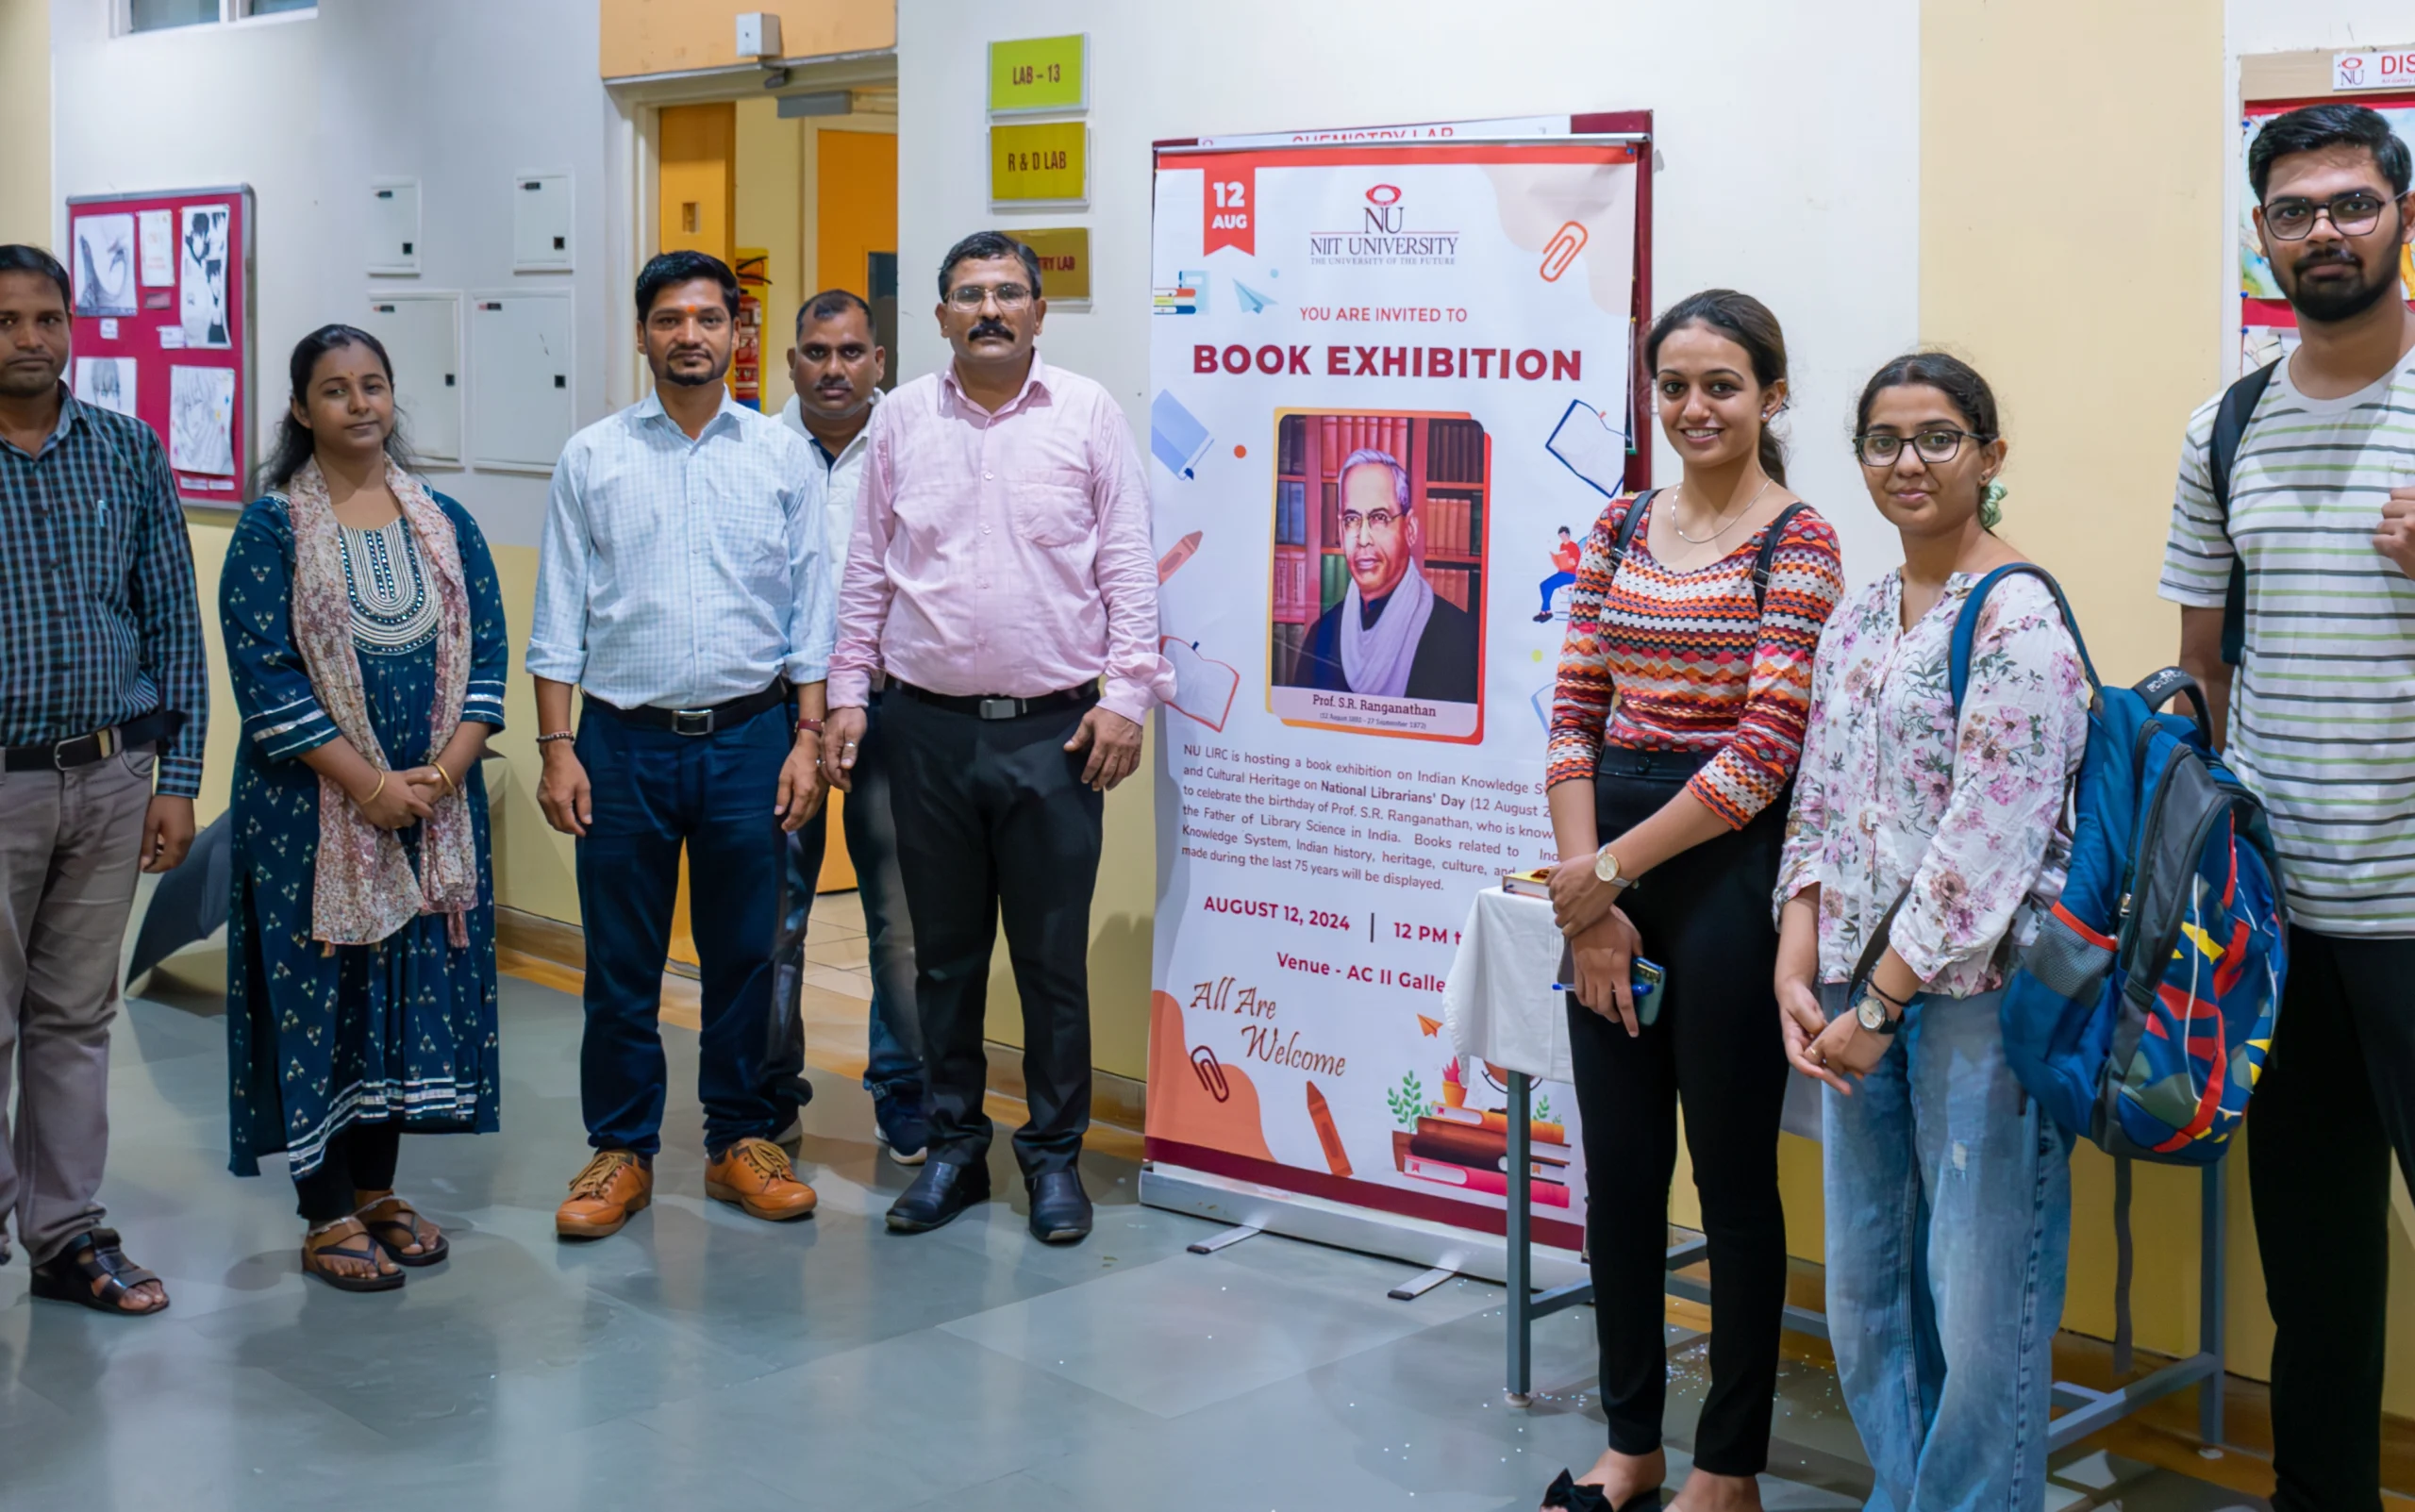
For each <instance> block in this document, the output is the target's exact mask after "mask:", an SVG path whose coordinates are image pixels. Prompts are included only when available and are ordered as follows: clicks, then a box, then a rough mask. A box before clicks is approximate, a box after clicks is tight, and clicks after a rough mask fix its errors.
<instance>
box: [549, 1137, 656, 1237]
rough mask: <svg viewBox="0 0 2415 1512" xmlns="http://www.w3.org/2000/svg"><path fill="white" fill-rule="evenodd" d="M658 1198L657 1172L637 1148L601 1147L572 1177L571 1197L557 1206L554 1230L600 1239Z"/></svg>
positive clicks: (564, 1233) (567, 1235)
mask: <svg viewBox="0 0 2415 1512" xmlns="http://www.w3.org/2000/svg"><path fill="white" fill-rule="evenodd" d="M653 1201H654V1172H653V1171H648V1170H647V1169H646V1166H645V1162H644V1161H643V1160H641V1159H640V1158H639V1156H638V1154H637V1152H636V1151H634V1150H598V1151H596V1152H595V1158H594V1159H592V1160H590V1161H589V1162H588V1163H587V1169H586V1170H584V1171H580V1172H579V1173H578V1174H577V1175H576V1176H575V1177H574V1178H572V1180H571V1184H570V1200H569V1201H568V1202H565V1203H564V1204H562V1205H561V1206H559V1207H558V1208H556V1209H554V1233H555V1234H556V1235H557V1236H558V1237H559V1238H566V1239H600V1238H605V1237H607V1236H608V1235H612V1234H618V1233H619V1232H621V1225H622V1224H624V1223H626V1222H627V1221H629V1215H631V1214H632V1213H641V1212H643V1211H645V1208H646V1205H647V1204H649V1203H651V1202H653Z"/></svg>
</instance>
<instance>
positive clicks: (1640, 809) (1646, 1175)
mask: <svg viewBox="0 0 2415 1512" xmlns="http://www.w3.org/2000/svg"><path fill="white" fill-rule="evenodd" d="M1700 764H1701V763H1700V761H1699V760H1698V759H1697V758H1695V757H1692V756H1684V755H1679V754H1676V753H1672V752H1640V751H1623V750H1617V749H1609V750H1605V751H1604V752H1603V753H1602V758H1601V765H1600V767H1599V769H1598V770H1599V773H1600V774H1599V776H1598V777H1597V778H1596V780H1595V783H1594V806H1595V813H1596V816H1597V820H1596V822H1597V826H1598V828H1599V830H1600V833H1601V837H1602V839H1603V841H1604V842H1605V843H1607V842H1608V841H1609V840H1611V839H1614V838H1616V837H1617V836H1618V835H1620V834H1622V833H1624V831H1626V830H1627V829H1630V828H1632V827H1633V826H1634V825H1636V824H1638V823H1640V822H1642V821H1643V820H1645V819H1647V818H1649V817H1651V815H1652V814H1653V813H1655V812H1657V810H1658V809H1659V808H1660V806H1662V805H1664V804H1666V803H1667V802H1668V801H1669V800H1670V799H1671V798H1672V797H1674V795H1675V794H1676V792H1677V790H1678V789H1679V788H1680V787H1681V786H1683V784H1684V782H1685V780H1686V778H1687V777H1689V776H1691V774H1692V773H1693V772H1694V771H1695V769H1696V768H1697V767H1698V766H1699V765H1700ZM1785 835H1786V801H1785V799H1783V798H1781V799H1780V800H1779V801H1778V802H1776V803H1774V804H1772V805H1771V806H1769V807H1768V808H1766V809H1764V810H1763V811H1762V812H1761V813H1760V814H1759V815H1758V816H1757V817H1756V818H1755V819H1754V820H1753V822H1751V823H1749V824H1747V825H1746V826H1745V827H1744V828H1742V829H1740V830H1738V831H1735V832H1734V833H1731V834H1727V835H1722V836H1720V837H1718V838H1717V839H1712V840H1710V841H1708V842H1707V843H1706V844H1702V845H1698V846H1696V847H1694V848H1693V849H1692V850H1691V851H1688V852H1686V853H1685V854H1684V855H1682V856H1677V857H1676V858H1674V860H1671V861H1669V862H1667V863H1666V864H1665V865H1662V866H1660V867H1659V868H1657V869H1656V870H1655V871H1654V872H1652V873H1651V874H1650V875H1648V876H1646V877H1645V878H1644V879H1643V881H1642V883H1641V885H1640V886H1638V887H1636V888H1634V889H1630V890H1629V891H1628V892H1627V893H1626V895H1625V896H1624V898H1623V899H1621V900H1620V906H1621V907H1623V908H1624V909H1625V910H1626V915H1627V917H1628V918H1629V919H1630V920H1632V921H1633V922H1634V923H1635V927H1636V930H1637V932H1638V933H1639V934H1641V936H1642V938H1643V954H1644V955H1645V956H1646V957H1648V958H1649V959H1651V960H1653V961H1655V962H1657V963H1658V965H1660V966H1661V967H1662V968H1663V969H1664V970H1665V971H1666V972H1667V973H1668V976H1667V981H1666V983H1665V984H1664V985H1663V987H1662V988H1661V1003H1660V1012H1659V1017H1658V1019H1657V1022H1654V1023H1651V1024H1648V1025H1645V1026H1644V1028H1643V1032H1642V1033H1641V1036H1638V1037H1636V1038H1629V1037H1628V1035H1627V1032H1626V1029H1625V1027H1624V1025H1622V1024H1621V1023H1620V1022H1618V1021H1617V1020H1616V1019H1615V1018H1608V1019H1606V1018H1603V1017H1601V1016H1600V1015H1598V1014H1595V1013H1593V1012H1591V1010H1589V1009H1588V1008H1586V1007H1585V1006H1584V1005H1582V1004H1580V1003H1578V1002H1577V1001H1576V997H1575V995H1574V993H1571V994H1570V995H1569V998H1568V1048H1569V1058H1570V1061H1571V1063H1572V1065H1573V1067H1574V1071H1575V1073H1576V1107H1577V1111H1578V1113H1579V1114H1581V1115H1582V1117H1583V1121H1584V1134H1585V1195H1586V1208H1585V1238H1586V1244H1587V1248H1588V1249H1589V1250H1590V1252H1591V1258H1592V1273H1593V1321H1594V1327H1595V1329H1596V1330H1597V1332H1598V1333H1599V1335H1600V1338H1601V1347H1602V1410H1603V1413H1604V1415H1605V1416H1607V1418H1608V1419H1609V1430H1610V1433H1609V1437H1610V1447H1611V1448H1612V1449H1615V1450H1617V1451H1618V1452H1619V1453H1621V1454H1650V1453H1652V1451H1654V1450H1655V1449H1657V1448H1658V1447H1659V1446H1660V1419H1661V1413H1662V1410H1663V1405H1664V1403H1665V1401H1666V1397H1667V1392H1668V1364H1669V1362H1668V1344H1667V1336H1666V1334H1665V1333H1664V1331H1663V1323H1664V1321H1665V1318H1666V1313H1665V1307H1666V1298H1665V1296H1664V1293H1663V1283H1664V1281H1665V1279H1666V1275H1667V1270H1666V1256H1667V1253H1668V1242H1669V1240H1668V1222H1669V1185H1670V1182H1671V1180H1672V1179H1673V1177H1674V1173H1675V1170H1676V1160H1677V1113H1678V1108H1679V1105H1681V1104H1682V1105H1683V1107H1684V1110H1685V1119H1686V1149H1687V1152H1688V1154H1689V1155H1691V1157H1692V1161H1693V1175H1694V1189H1695V1190H1696V1191H1697V1192H1699V1193H1700V1194H1701V1197H1702V1218H1703V1235H1704V1238H1706V1239H1707V1240H1708V1242H1709V1251H1710V1253H1709V1259H1710V1314H1711V1327H1710V1394H1709V1395H1708V1397H1707V1398H1706V1399H1705V1400H1704V1402H1703V1408H1702V1421H1701V1422H1700V1424H1699V1425H1698V1426H1697V1427H1696V1428H1695V1430H1694V1463H1695V1464H1697V1465H1700V1466H1701V1467H1702V1468H1703V1469H1704V1470H1708V1471H1710V1472H1711V1473H1713V1474H1717V1475H1757V1474H1759V1473H1760V1472H1761V1470H1763V1469H1764V1468H1765V1467H1766V1466H1767V1464H1768V1462H1769V1445H1770V1414H1771V1408H1772V1404H1773V1403H1774V1399H1775V1396H1776V1392H1777V1351H1778V1328H1779V1323H1780V1321H1781V1320H1782V1319H1783V1317H1784V1315H1785V1310H1786V1212H1785V1209H1784V1207H1783V1206H1782V1205H1781V1204H1780V1202H1779V1199H1778V1190H1777V1135H1778V1117H1779V1114H1780V1113H1781V1111H1782V1110H1783V1108H1784V1105H1785V1102H1786V1078H1787V1064H1786V1048H1785V1042H1784V1040H1783V1039H1782V1038H1780V1036H1779V1034H1778V1024H1777V1002H1776V998H1775V996H1774V994H1773V992H1772V990H1771V987H1770V980H1771V977H1772V975H1773V974H1774V972H1775V969H1776V966H1777V934H1776V931H1775V930H1774V928H1773V927H1772V925H1771V923H1770V894H1771V892H1772V890H1773V889H1775V887H1776V886H1777V867H1778V851H1779V848H1780V846H1781V845H1782V843H1783V842H1784V839H1785Z"/></svg>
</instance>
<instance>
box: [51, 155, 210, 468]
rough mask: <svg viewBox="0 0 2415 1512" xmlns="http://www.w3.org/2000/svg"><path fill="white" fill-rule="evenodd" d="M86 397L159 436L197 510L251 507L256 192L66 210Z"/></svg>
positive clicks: (74, 204) (131, 198)
mask: <svg viewBox="0 0 2415 1512" xmlns="http://www.w3.org/2000/svg"><path fill="white" fill-rule="evenodd" d="M63 250H64V252H65V254H66V256H65V257H64V258H62V259H61V260H63V261H65V262H66V264H67V269H68V274H69V275H70V277H71V279H72V281H73V282H74V285H75V301H74V317H75V357H74V358H73V360H72V361H71V363H70V366H69V369H68V375H67V376H68V383H69V386H70V387H71V388H73V389H74V390H75V397H76V398H78V399H81V400H83V401H85V402H86V403H88V404H92V405H96V406H98V407H101V408H104V409H113V410H116V411H118V412H119V413H121V414H127V415H133V416H135V417H137V418H139V419H140V420H142V422H143V423H144V424H147V425H149V426H150V427H151V428H152V429H153V430H155V431H157V432H158V436H159V440H160V441H161V442H162V443H163V444H164V445H166V447H167V449H168V464H169V466H170V467H171V468H173V469H174V470H175V474H176V491H177V492H178V493H179V494H180V495H182V496H183V498H184V499H185V500H186V502H188V503H191V504H215V505H220V506H223V507H234V506H236V505H239V504H241V503H242V500H243V497H244V479H245V478H246V477H247V476H249V474H250V471H251V462H252V457H251V444H250V435H251V418H252V417H251V407H252V374H253V366H252V191H251V190H250V189H249V188H248V187H246V186H243V185H240V184H238V185H229V186H225V187H223V188H218V189H188V190H173V191H163V192H158V193H149V194H100V195H91V196H87V197H84V198H80V199H71V200H69V201H68V202H67V245H66V247H65V248H64V249H63Z"/></svg>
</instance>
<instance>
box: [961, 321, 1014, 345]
mask: <svg viewBox="0 0 2415 1512" xmlns="http://www.w3.org/2000/svg"><path fill="white" fill-rule="evenodd" d="M985 336H1003V337H1005V338H1006V339H1007V340H1008V341H1013V340H1014V339H1015V333H1014V332H1012V331H1010V330H1008V329H1007V327H1006V326H1004V325H1002V324H999V323H998V322H996V321H983V322H982V323H981V324H978V325H975V326H974V327H973V334H972V335H971V336H969V337H967V338H966V340H967V341H979V340H980V339H981V338H983V337H985Z"/></svg>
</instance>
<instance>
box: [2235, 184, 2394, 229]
mask: <svg viewBox="0 0 2415 1512" xmlns="http://www.w3.org/2000/svg"><path fill="white" fill-rule="evenodd" d="M2389 203H2390V202H2389V201H2388V200H2385V199H2383V198H2382V197H2381V196H2380V195H2378V194H2375V193H2373V192H2372V191H2369V190H2362V189H2352V190H2350V191H2348V192H2346V193H2345V194H2334V195H2332V196H2331V197H2330V198H2329V199H2327V200H2310V199H2307V198H2306V197H2305V196H2304V195H2302V194H2291V195H2288V196H2286V197H2284V198H2281V199H2276V200H2273V201H2271V202H2269V203H2268V204H2266V205H2265V207H2264V229H2265V230H2267V231H2270V232H2272V233H2273V235H2274V236H2276V237H2278V238H2279V239H2280V240H2282V241H2305V240H2306V236H2307V232H2309V231H2312V230H2313V229H2314V218H2315V217H2316V216H2318V215H2327V216H2329V217H2330V218H2331V228H2332V229H2333V230H2335V231H2337V232H2339V233H2340V235H2341V236H2363V235H2364V234H2365V233H2366V232H2368V231H2370V230H2372V229H2373V227H2374V226H2376V225H2379V224H2381V212H2382V208H2383V207H2384V206H2386V205H2388V204H2389Z"/></svg>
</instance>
